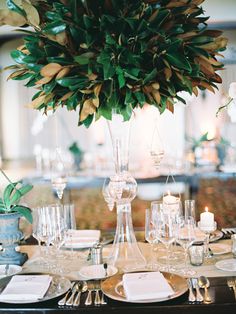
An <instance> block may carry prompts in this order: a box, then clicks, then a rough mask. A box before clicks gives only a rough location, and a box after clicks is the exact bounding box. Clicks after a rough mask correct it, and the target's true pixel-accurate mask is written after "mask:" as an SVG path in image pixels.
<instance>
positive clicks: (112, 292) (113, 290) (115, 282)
mask: <svg viewBox="0 0 236 314" xmlns="http://www.w3.org/2000/svg"><path fill="white" fill-rule="evenodd" d="M162 274H163V275H164V277H165V279H166V280H167V281H168V283H169V285H170V286H171V288H172V289H173V290H174V294H172V295H170V296H167V297H164V298H158V299H148V300H135V301H130V300H127V298H126V296H125V292H124V288H123V283H122V276H123V274H116V275H115V276H113V277H110V278H108V279H106V280H105V281H104V282H103V283H102V285H101V288H102V291H103V293H104V294H105V295H106V296H107V297H109V298H111V299H113V300H116V301H122V302H130V303H154V302H163V301H167V300H171V299H175V298H178V297H179V296H181V295H183V294H184V293H185V292H186V291H187V290H188V286H187V281H186V279H185V278H184V277H181V276H179V275H176V274H172V273H167V272H162Z"/></svg>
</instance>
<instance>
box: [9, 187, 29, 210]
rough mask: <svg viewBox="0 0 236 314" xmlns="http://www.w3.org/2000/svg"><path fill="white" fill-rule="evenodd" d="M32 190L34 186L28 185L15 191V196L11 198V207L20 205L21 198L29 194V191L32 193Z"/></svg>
mask: <svg viewBox="0 0 236 314" xmlns="http://www.w3.org/2000/svg"><path fill="white" fill-rule="evenodd" d="M32 188H33V185H31V184H26V185H23V186H22V187H21V188H18V189H17V190H15V192H14V194H13V195H12V197H11V198H10V202H9V204H10V206H12V205H16V204H18V202H19V201H20V199H21V197H22V196H24V195H25V194H27V193H28V192H29V191H31V190H32Z"/></svg>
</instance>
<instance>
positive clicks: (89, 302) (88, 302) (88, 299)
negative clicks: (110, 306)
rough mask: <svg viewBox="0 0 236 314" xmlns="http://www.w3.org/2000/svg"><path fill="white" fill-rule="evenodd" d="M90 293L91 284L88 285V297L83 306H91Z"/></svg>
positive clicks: (91, 289)
mask: <svg viewBox="0 0 236 314" xmlns="http://www.w3.org/2000/svg"><path fill="white" fill-rule="evenodd" d="M92 291H93V283H92V282H89V283H88V295H87V298H86V300H85V302H84V304H85V305H91V304H92V303H93V300H92Z"/></svg>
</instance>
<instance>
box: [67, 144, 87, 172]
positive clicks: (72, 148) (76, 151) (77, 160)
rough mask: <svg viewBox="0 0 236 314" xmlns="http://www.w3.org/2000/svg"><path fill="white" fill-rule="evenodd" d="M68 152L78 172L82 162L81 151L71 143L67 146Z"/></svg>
mask: <svg viewBox="0 0 236 314" xmlns="http://www.w3.org/2000/svg"><path fill="white" fill-rule="evenodd" d="M69 151H70V152H71V154H72V155H73V158H74V164H75V166H76V169H77V170H80V164H81V161H82V160H83V155H84V152H83V151H82V149H81V148H80V146H79V145H78V143H77V142H73V143H72V144H71V145H70V146H69Z"/></svg>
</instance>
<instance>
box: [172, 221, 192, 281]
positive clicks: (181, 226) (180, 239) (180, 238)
mask: <svg viewBox="0 0 236 314" xmlns="http://www.w3.org/2000/svg"><path fill="white" fill-rule="evenodd" d="M176 227H177V228H176V242H177V243H178V244H179V245H180V246H181V247H182V248H183V250H184V269H183V270H181V274H182V275H184V276H193V275H194V274H195V271H193V270H190V269H189V264H188V249H189V248H190V247H191V245H192V244H193V243H194V241H195V239H196V236H195V231H194V220H193V219H192V217H189V218H187V219H185V217H179V218H178V219H177V225H176Z"/></svg>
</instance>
